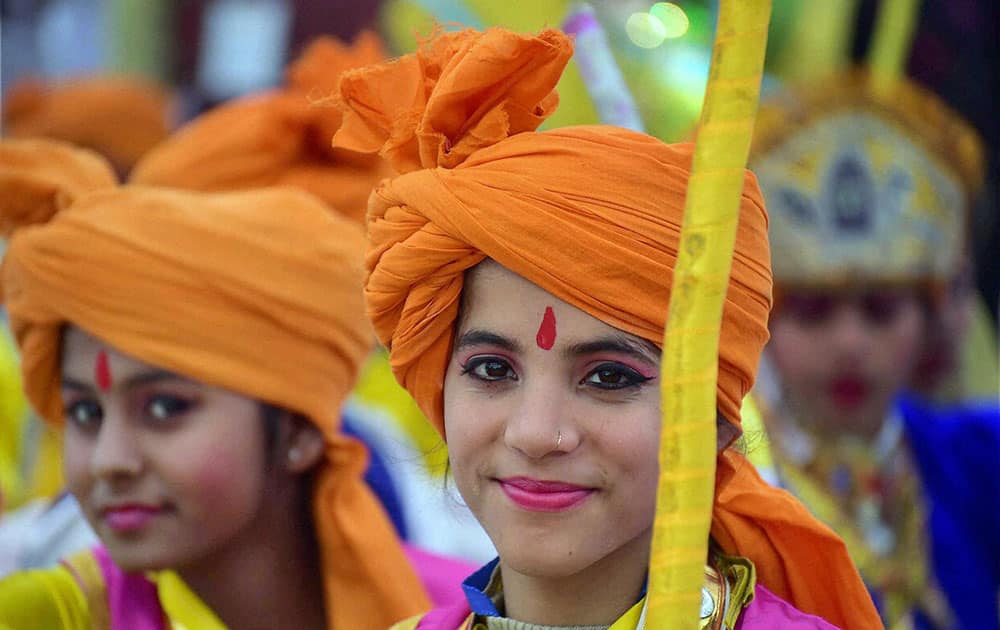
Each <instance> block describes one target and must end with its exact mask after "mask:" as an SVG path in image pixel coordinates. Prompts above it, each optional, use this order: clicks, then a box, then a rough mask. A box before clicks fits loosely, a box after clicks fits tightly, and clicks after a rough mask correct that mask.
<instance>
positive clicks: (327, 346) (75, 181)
mask: <svg viewBox="0 0 1000 630" xmlns="http://www.w3.org/2000/svg"><path fill="white" fill-rule="evenodd" d="M101 164H102V162H101V160H100V159H99V158H98V157H97V156H94V155H92V154H89V153H87V152H85V151H82V150H79V149H75V148H72V147H70V146H68V145H61V144H56V143H53V142H42V141H7V142H4V143H0V193H2V194H0V225H2V226H3V228H4V230H5V232H6V233H7V234H11V236H10V239H9V245H8V249H7V252H6V254H5V257H4V261H3V268H2V287H3V298H4V302H5V305H6V307H7V310H8V312H9V314H10V322H11V327H12V329H13V331H14V334H15V337H16V338H17V341H18V345H19V346H20V348H21V353H22V357H23V368H22V369H23V374H24V383H25V389H26V391H27V395H28V398H29V400H30V401H31V403H32V404H33V405H34V407H35V408H36V409H37V410H38V411H39V413H40V414H41V415H42V416H44V417H45V418H46V419H47V420H49V421H51V422H56V423H60V422H61V420H62V416H63V407H62V401H61V399H60V398H61V397H60V380H61V366H60V348H61V336H62V330H63V327H64V326H65V325H67V324H72V325H75V326H77V327H79V328H81V329H83V330H85V331H87V332H88V333H90V334H92V335H95V336H97V337H99V338H101V339H103V340H105V341H107V342H108V343H109V344H111V345H112V346H114V347H115V348H116V349H119V350H120V351H122V352H124V353H127V354H129V355H132V356H135V357H137V358H139V359H140V360H142V361H145V362H148V363H151V364H153V365H156V366H159V367H162V368H164V369H168V370H171V371H174V372H177V373H179V374H183V375H185V376H189V377H191V378H194V379H197V380H199V381H202V382H205V383H209V384H212V385H215V386H218V387H223V388H226V389H228V390H230V391H234V392H238V393H241V394H243V395H246V396H249V397H251V398H254V399H257V400H261V401H265V402H268V403H272V404H275V405H279V406H281V407H283V408H286V409H289V410H291V411H293V412H297V413H300V414H302V415H303V416H305V417H306V418H308V419H309V420H310V421H311V422H313V423H314V424H315V425H316V426H317V427H318V428H319V429H320V430H321V431H322V432H323V434H324V436H325V439H326V444H327V451H326V460H325V463H324V464H323V465H322V466H321V468H320V469H319V471H318V472H319V474H318V476H317V478H316V482H315V487H314V497H313V511H314V515H315V522H316V534H317V537H318V541H319V546H320V549H321V552H322V556H323V557H322V566H323V574H324V581H325V584H326V592H327V595H328V597H327V603H328V609H327V610H328V614H329V617H330V623H331V627H335V628H351V629H354V628H370V629H371V630H376V629H378V630H382V629H383V628H385V627H387V626H388V625H389V624H390V623H392V622H394V621H396V620H399V619H401V618H403V617H406V616H407V615H412V614H415V613H417V612H420V611H421V610H423V609H425V608H426V606H427V605H428V602H427V600H426V598H425V597H424V594H423V590H422V588H421V586H420V583H419V581H418V580H417V579H416V577H415V575H413V574H411V573H410V572H409V569H408V563H407V561H406V559H405V556H404V555H403V553H402V549H401V548H400V546H399V544H398V541H397V540H396V536H395V532H394V530H393V528H392V525H391V523H390V522H389V520H388V518H387V517H386V515H385V513H384V512H383V511H382V508H381V506H380V505H379V504H378V501H377V499H376V498H375V496H374V495H373V494H372V493H371V491H370V490H369V489H368V487H367V486H366V485H365V483H364V480H363V478H362V475H363V472H364V468H365V464H366V461H367V460H366V457H367V455H366V452H365V449H364V447H363V445H361V444H360V443H359V442H356V441H354V440H353V439H351V438H348V437H346V436H344V435H342V434H341V433H340V432H339V427H340V406H341V404H342V403H343V401H344V400H345V399H346V397H347V395H348V393H349V391H350V389H351V387H352V386H353V384H354V380H355V378H356V377H357V374H358V372H359V370H360V366H361V363H362V362H363V361H364V359H365V357H366V356H367V354H368V352H369V350H370V347H371V331H370V328H369V325H368V323H367V321H366V320H365V317H364V306H363V302H362V300H363V297H362V294H361V290H360V287H361V282H362V275H363V270H362V268H361V262H360V261H361V260H362V249H363V246H364V240H363V235H362V233H361V230H360V229H359V227H358V226H357V224H356V223H355V222H353V221H350V220H348V219H345V218H343V217H340V216H339V215H337V214H336V213H334V212H331V211H330V209H329V208H328V207H327V206H326V205H325V204H323V203H322V202H321V201H319V200H318V199H316V198H314V197H313V196H312V195H309V194H307V193H304V192H301V191H298V190H295V189H291V188H274V189H261V190H255V191H250V192H240V193H225V194H221V193H219V194H207V193H201V192H186V191H179V190H171V189H165V188H152V187H144V186H126V187H117V186H116V185H115V181H114V177H113V176H112V175H111V171H110V168H109V167H107V166H106V165H105V166H104V167H103V168H101ZM32 204H35V208H34V210H33V211H31V212H28V211H26V210H25V208H26V207H29V206H31V205H32ZM390 571H391V572H392V575H391V576H389V575H388V573H389V572H390Z"/></svg>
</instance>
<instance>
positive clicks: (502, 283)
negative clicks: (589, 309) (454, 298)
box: [456, 260, 632, 344]
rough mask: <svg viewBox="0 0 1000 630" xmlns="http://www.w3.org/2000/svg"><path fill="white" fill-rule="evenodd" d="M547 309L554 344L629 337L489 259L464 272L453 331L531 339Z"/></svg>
mask: <svg viewBox="0 0 1000 630" xmlns="http://www.w3.org/2000/svg"><path fill="white" fill-rule="evenodd" d="M547 308H551V309H552V311H553V313H554V316H555V320H556V321H555V325H556V329H557V330H558V337H557V341H556V343H557V344H559V343H560V342H562V341H564V340H569V339H572V340H573V341H581V340H584V339H586V338H589V337H599V336H602V337H603V336H608V335H627V336H629V337H632V335H628V334H627V333H624V332H623V331H621V330H619V329H618V328H615V327H613V326H610V325H608V324H606V323H604V322H602V321H601V320H599V319H597V318H596V317H593V316H592V315H590V314H588V313H585V312H584V311H582V310H580V309H578V308H577V307H575V306H573V305H571V304H568V303H567V302H565V301H563V300H561V299H559V298H558V297H556V296H555V295H553V294H551V293H549V292H548V291H546V290H545V289H543V288H541V287H539V286H538V285H537V284H534V283H533V282H531V281H529V280H526V279H525V278H523V277H521V276H519V275H517V274H516V273H514V272H513V271H510V270H509V269H507V268H505V267H503V266H501V265H500V264H498V263H496V262H494V261H491V260H487V261H485V262H483V263H480V264H479V265H478V266H476V267H475V268H473V269H471V270H470V271H469V272H468V273H467V274H466V278H465V286H464V288H463V292H462V315H461V319H460V320H459V322H458V326H457V329H456V332H458V333H462V332H464V331H466V330H469V329H472V328H483V329H489V330H494V331H499V332H505V333H507V334H511V335H517V336H522V335H523V336H526V337H530V338H531V339H534V338H535V335H536V334H537V332H538V328H539V326H540V325H541V323H542V318H543V317H544V316H545V311H546V309H547Z"/></svg>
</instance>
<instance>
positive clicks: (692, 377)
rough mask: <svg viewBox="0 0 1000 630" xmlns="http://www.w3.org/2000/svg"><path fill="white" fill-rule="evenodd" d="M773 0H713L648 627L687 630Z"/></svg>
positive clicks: (677, 280)
mask: <svg viewBox="0 0 1000 630" xmlns="http://www.w3.org/2000/svg"><path fill="white" fill-rule="evenodd" d="M770 16H771V0H721V2H720V6H719V21H718V26H717V28H716V35H715V44H714V49H713V53H712V64H711V68H710V70H709V79H708V86H707V89H706V93H705V104H704V106H703V108H702V113H701V120H700V122H699V124H698V133H697V141H696V144H695V151H694V162H693V165H692V171H691V179H690V181H689V183H688V189H687V198H686V200H685V207H684V225H683V229H682V230H681V240H680V252H679V256H678V259H677V268H676V270H675V271H674V279H673V289H672V291H671V296H670V308H669V312H668V315H667V328H666V331H665V333H664V344H663V358H662V366H661V371H662V377H661V396H662V413H663V424H662V430H661V435H660V455H659V461H660V480H659V488H658V491H657V500H656V520H655V522H654V525H653V545H652V550H651V554H650V564H649V588H648V595H647V598H648V599H647V610H646V628H656V629H661V628H669V629H671V630H674V629H676V630H686V629H691V630H696V629H697V628H698V626H699V617H700V615H699V612H700V606H701V586H702V583H703V580H704V566H705V561H706V558H707V557H708V537H709V530H710V528H711V521H712V509H713V504H714V494H715V458H716V426H715V422H716V414H717V411H716V409H717V404H716V382H717V380H718V363H719V360H718V356H719V330H720V327H721V324H722V306H723V302H724V300H725V296H726V288H727V287H728V285H729V270H730V267H731V264H732V257H733V248H734V246H735V241H736V226H737V223H738V219H739V206H740V196H741V193H742V190H743V171H744V168H746V162H747V155H748V153H749V150H750V139H751V136H752V134H753V126H754V119H755V117H756V114H757V104H758V101H759V97H760V82H761V77H762V75H763V68H764V50H765V48H766V45H767V27H768V23H769V20H770Z"/></svg>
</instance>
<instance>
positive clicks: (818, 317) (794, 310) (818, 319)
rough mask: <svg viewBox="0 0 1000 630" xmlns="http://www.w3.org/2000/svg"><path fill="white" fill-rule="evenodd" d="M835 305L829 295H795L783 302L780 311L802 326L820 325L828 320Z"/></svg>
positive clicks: (834, 301)
mask: <svg viewBox="0 0 1000 630" xmlns="http://www.w3.org/2000/svg"><path fill="white" fill-rule="evenodd" d="M836 305H837V303H836V300H834V298H833V297H832V296H829V295H822V294H812V293H797V294H793V295H789V296H787V297H786V298H785V299H784V300H783V305H782V311H783V312H784V313H787V314H788V315H789V316H791V317H792V318H794V319H796V320H798V321H799V322H802V323H804V324H820V323H822V322H825V321H826V320H828V319H829V318H830V316H831V315H832V314H833V311H834V309H835V307H836Z"/></svg>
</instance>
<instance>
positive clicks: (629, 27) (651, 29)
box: [625, 13, 667, 48]
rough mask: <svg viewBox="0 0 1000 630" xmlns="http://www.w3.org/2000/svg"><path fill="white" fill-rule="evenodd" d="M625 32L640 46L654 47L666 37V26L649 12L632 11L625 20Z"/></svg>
mask: <svg viewBox="0 0 1000 630" xmlns="http://www.w3.org/2000/svg"><path fill="white" fill-rule="evenodd" d="M625 34H626V35H628V38H629V39H630V40H631V41H632V43H633V44H635V45H636V46H638V47H640V48H656V47H657V46H659V45H660V44H662V43H663V41H664V40H665V39H666V38H667V28H666V27H665V26H664V25H663V22H661V21H660V19H659V18H657V17H654V16H652V15H650V14H649V13H633V14H632V15H630V16H629V18H628V21H627V22H625Z"/></svg>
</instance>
